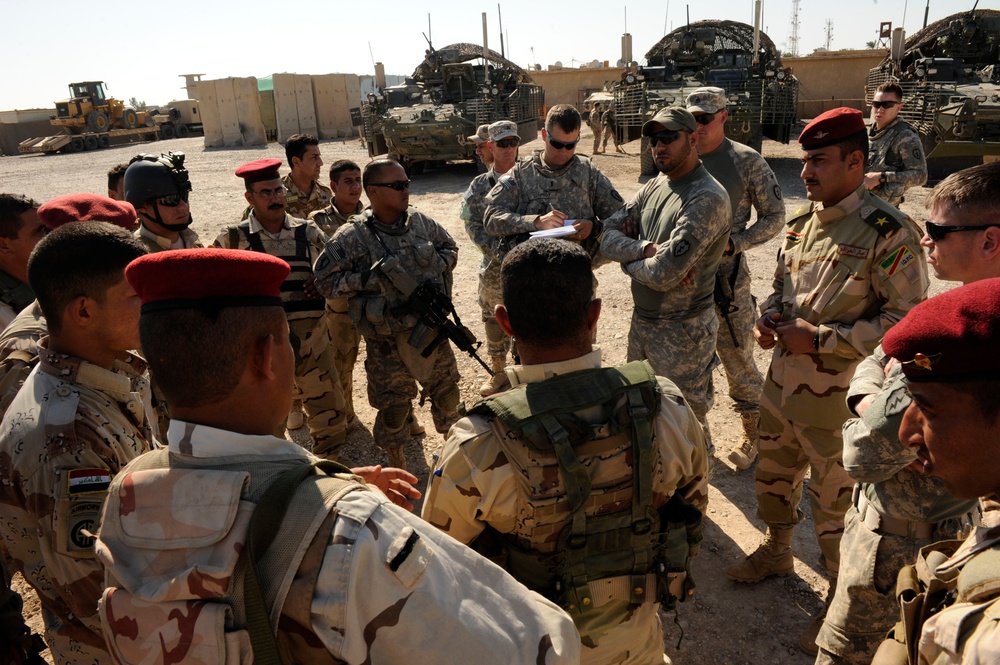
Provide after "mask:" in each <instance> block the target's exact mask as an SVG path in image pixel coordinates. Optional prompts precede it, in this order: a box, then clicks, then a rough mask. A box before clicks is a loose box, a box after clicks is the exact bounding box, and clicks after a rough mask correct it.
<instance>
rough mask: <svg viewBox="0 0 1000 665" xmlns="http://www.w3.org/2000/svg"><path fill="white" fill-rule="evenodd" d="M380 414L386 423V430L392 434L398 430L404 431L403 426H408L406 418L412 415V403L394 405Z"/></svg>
mask: <svg viewBox="0 0 1000 665" xmlns="http://www.w3.org/2000/svg"><path fill="white" fill-rule="evenodd" d="M380 413H381V414H382V421H383V422H384V423H385V428H386V429H387V430H389V431H390V432H395V431H396V430H400V429H403V426H404V425H406V418H407V416H409V415H410V403H409V402H401V403H399V404H393V405H392V406H389V407H386V408H384V409H382V411H381V412H380Z"/></svg>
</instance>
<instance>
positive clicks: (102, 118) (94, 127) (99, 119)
mask: <svg viewBox="0 0 1000 665" xmlns="http://www.w3.org/2000/svg"><path fill="white" fill-rule="evenodd" d="M110 126H111V119H110V118H109V117H108V114H107V113H105V112H104V111H91V112H90V113H88V114H87V129H89V130H90V131H92V132H98V133H100V132H106V131H108V128H109V127H110Z"/></svg>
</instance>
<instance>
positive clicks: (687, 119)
mask: <svg viewBox="0 0 1000 665" xmlns="http://www.w3.org/2000/svg"><path fill="white" fill-rule="evenodd" d="M653 125H662V126H663V128H664V129H670V130H673V131H685V132H696V131H698V123H697V122H695V120H694V116H693V115H691V114H690V113H688V111H687V110H686V109H682V108H681V107H679V106H668V107H666V108H662V109H660V110H659V111H657V112H656V115H654V116H653V118H652V120H647V121H646V122H645V124H643V126H642V135H643V136H651V135H652V134H653V130H652V127H653Z"/></svg>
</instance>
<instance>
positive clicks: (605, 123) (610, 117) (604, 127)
mask: <svg viewBox="0 0 1000 665" xmlns="http://www.w3.org/2000/svg"><path fill="white" fill-rule="evenodd" d="M601 131H603V132H604V141H603V142H602V143H601V150H604V151H606V150H607V149H608V139H611V140H612V141H614V144H615V152H625V151H624V150H622V149H621V146H620V145H619V143H618V121H617V119H616V117H615V110H614V109H608V110H607V111H605V112H604V113H602V114H601Z"/></svg>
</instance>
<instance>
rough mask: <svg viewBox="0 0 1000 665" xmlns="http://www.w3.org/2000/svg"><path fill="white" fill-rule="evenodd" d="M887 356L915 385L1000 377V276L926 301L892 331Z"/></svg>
mask: <svg viewBox="0 0 1000 665" xmlns="http://www.w3.org/2000/svg"><path fill="white" fill-rule="evenodd" d="M882 349H883V350H884V351H885V352H886V354H888V355H890V356H892V357H893V358H895V359H896V360H898V361H900V362H901V363H902V365H903V373H904V374H906V377H907V378H908V379H909V380H911V381H936V382H945V381H972V380H976V379H987V378H994V379H995V378H997V377H998V376H1000V354H998V353H997V349H1000V278H994V279H984V280H982V281H979V282H973V283H972V284H967V285H965V286H960V287H958V288H957V289H952V290H951V291H948V292H946V293H942V294H941V295H939V296H935V297H933V298H931V299H929V300H925V301H924V302H922V303H920V304H919V305H917V306H916V307H914V308H913V309H912V310H910V312H909V313H908V314H907V315H906V316H904V317H903V320H902V321H900V322H899V323H897V324H896V325H895V326H893V327H892V328H891V329H889V332H887V333H886V334H885V338H884V339H883V340H882Z"/></svg>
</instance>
